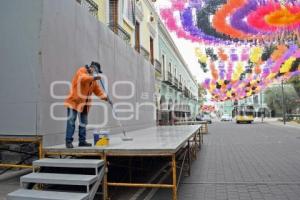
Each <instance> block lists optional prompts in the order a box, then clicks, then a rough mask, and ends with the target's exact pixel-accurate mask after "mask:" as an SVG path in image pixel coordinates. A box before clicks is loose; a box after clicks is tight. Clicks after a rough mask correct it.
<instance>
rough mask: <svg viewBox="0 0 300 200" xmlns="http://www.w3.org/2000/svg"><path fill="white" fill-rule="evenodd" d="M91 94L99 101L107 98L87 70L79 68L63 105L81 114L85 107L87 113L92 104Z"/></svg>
mask: <svg viewBox="0 0 300 200" xmlns="http://www.w3.org/2000/svg"><path fill="white" fill-rule="evenodd" d="M92 93H94V94H95V95H96V96H98V97H99V98H100V99H106V98H107V96H106V94H105V93H104V91H103V90H102V89H101V88H100V86H99V85H98V84H97V81H95V80H94V77H93V76H92V75H90V74H89V73H88V71H87V68H86V67H81V68H79V69H78V70H77V72H76V74H75V75H74V77H73V80H72V86H71V89H70V93H69V95H68V97H67V98H66V100H65V103H64V105H65V106H66V107H68V108H71V109H74V110H77V111H78V112H82V111H83V109H84V107H85V106H87V111H89V109H90V106H91V103H92V99H91V95H92Z"/></svg>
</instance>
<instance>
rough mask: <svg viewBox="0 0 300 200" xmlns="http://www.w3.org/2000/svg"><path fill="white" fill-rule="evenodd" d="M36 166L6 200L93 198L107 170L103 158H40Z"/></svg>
mask: <svg viewBox="0 0 300 200" xmlns="http://www.w3.org/2000/svg"><path fill="white" fill-rule="evenodd" d="M33 168H34V171H33V173H31V174H28V175H25V176H22V177H21V179H20V182H21V189H19V190H17V191H14V192H12V193H9V194H8V195H7V200H67V199H72V200H93V199H94V197H95V195H96V192H97V190H98V188H99V186H100V184H101V182H102V179H103V176H104V173H105V168H104V161H103V160H90V159H88V160H85V159H41V160H37V161H34V162H33ZM36 169H38V170H36Z"/></svg>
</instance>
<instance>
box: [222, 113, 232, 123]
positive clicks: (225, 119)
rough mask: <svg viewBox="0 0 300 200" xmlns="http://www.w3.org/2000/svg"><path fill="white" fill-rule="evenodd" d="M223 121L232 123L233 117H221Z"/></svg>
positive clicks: (227, 115) (225, 115) (226, 115)
mask: <svg viewBox="0 0 300 200" xmlns="http://www.w3.org/2000/svg"><path fill="white" fill-rule="evenodd" d="M221 121H232V117H231V116H230V115H229V114H224V115H222V117H221Z"/></svg>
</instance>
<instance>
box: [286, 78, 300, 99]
mask: <svg viewBox="0 0 300 200" xmlns="http://www.w3.org/2000/svg"><path fill="white" fill-rule="evenodd" d="M288 83H289V84H292V85H293V87H294V88H295V90H296V92H297V94H298V97H300V75H299V76H294V77H292V78H291V79H290V80H288Z"/></svg>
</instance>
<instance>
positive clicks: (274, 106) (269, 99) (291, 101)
mask: <svg viewBox="0 0 300 200" xmlns="http://www.w3.org/2000/svg"><path fill="white" fill-rule="evenodd" d="M284 97H285V106H286V110H287V112H290V111H293V110H295V109H297V104H295V99H298V98H299V96H298V94H297V92H296V90H295V88H294V87H293V85H292V84H284ZM265 101H266V103H267V105H268V107H269V108H270V109H271V110H273V111H275V113H277V114H278V113H282V111H283V107H282V88H281V85H276V86H272V87H270V88H269V89H267V90H266V91H265Z"/></svg>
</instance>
